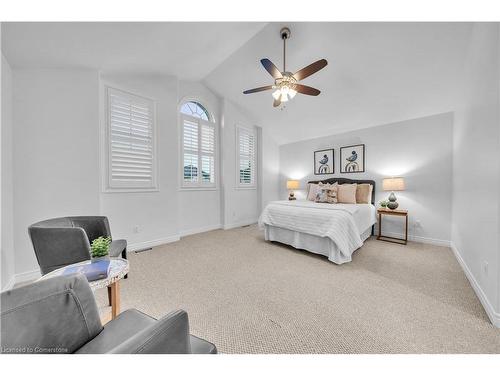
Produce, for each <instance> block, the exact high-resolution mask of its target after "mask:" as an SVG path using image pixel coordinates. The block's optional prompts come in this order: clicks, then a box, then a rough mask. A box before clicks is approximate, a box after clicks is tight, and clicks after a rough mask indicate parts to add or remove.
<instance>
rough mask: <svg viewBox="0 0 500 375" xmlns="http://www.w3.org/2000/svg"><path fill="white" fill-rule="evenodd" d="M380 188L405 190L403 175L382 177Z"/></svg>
mask: <svg viewBox="0 0 500 375" xmlns="http://www.w3.org/2000/svg"><path fill="white" fill-rule="evenodd" d="M382 189H384V191H400V190H405V180H404V178H403V177H392V178H384V179H383V180H382Z"/></svg>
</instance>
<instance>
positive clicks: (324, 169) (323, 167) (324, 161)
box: [318, 154, 330, 174]
mask: <svg viewBox="0 0 500 375" xmlns="http://www.w3.org/2000/svg"><path fill="white" fill-rule="evenodd" d="M319 163H320V164H321V165H320V166H319V168H318V173H321V174H325V173H328V172H329V171H330V168H329V167H328V155H326V154H325V155H323V159H321V160H320V161H319Z"/></svg>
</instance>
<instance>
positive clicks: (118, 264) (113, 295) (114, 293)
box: [38, 258, 129, 323]
mask: <svg viewBox="0 0 500 375" xmlns="http://www.w3.org/2000/svg"><path fill="white" fill-rule="evenodd" d="M84 264H90V260H85V261H83V262H80V263H75V264H70V265H69V266H65V267H62V268H58V269H57V270H55V271H52V272H49V273H48V274H46V275H44V276H42V277H41V278H40V279H38V280H46V279H49V278H51V277H54V276H59V275H62V274H63V273H64V270H65V269H66V268H68V267H72V266H77V265H84ZM128 271H129V264H128V261H127V260H126V259H122V258H110V263H109V273H108V277H106V278H105V279H99V280H95V281H91V282H89V285H90V289H91V290H92V291H93V292H95V291H96V290H97V289H101V288H106V287H109V291H108V293H109V299H110V304H111V319H114V318H116V317H117V316H118V314H119V313H120V280H121V279H123V278H124V277H125V275H126V274H127V273H128ZM102 320H103V323H104V322H107V321H108V320H109V319H108V318H105V319H102Z"/></svg>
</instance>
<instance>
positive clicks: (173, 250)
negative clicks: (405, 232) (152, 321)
mask: <svg viewBox="0 0 500 375" xmlns="http://www.w3.org/2000/svg"><path fill="white" fill-rule="evenodd" d="M130 263H131V265H130V268H131V271H130V275H129V278H128V280H124V281H123V283H122V290H121V293H122V310H124V309H127V308H131V307H135V308H137V309H139V310H142V311H144V312H146V313H148V314H150V315H152V316H155V317H160V316H162V315H164V314H166V313H167V312H168V311H170V310H173V309H177V308H182V309H185V310H186V311H187V312H188V313H189V319H190V325H191V332H192V333H193V334H195V335H198V336H200V337H203V338H206V339H208V340H210V341H212V342H214V343H215V344H216V345H217V347H218V349H219V351H220V352H222V353H500V329H497V328H495V327H493V326H492V325H491V324H490V323H489V321H488V318H487V316H486V314H485V312H484V310H483V308H482V307H481V304H480V302H479V301H478V299H477V297H476V296H475V294H474V292H473V290H472V288H471V287H470V285H469V282H468V281H467V279H466V277H465V275H464V274H463V272H462V270H461V268H460V266H459V264H458V263H457V262H456V260H455V258H454V256H453V254H452V252H451V250H450V249H448V248H444V247H437V246H430V245H423V244H417V243H410V244H409V245H408V246H402V245H396V244H390V243H387V242H381V241H376V240H374V239H370V240H368V241H366V243H365V245H364V246H363V247H362V248H361V249H359V250H358V251H357V252H356V253H355V255H354V259H353V261H352V262H351V263H348V264H344V265H341V266H337V265H335V264H333V263H330V262H329V261H328V260H327V259H326V258H325V257H322V256H318V255H313V254H309V253H307V252H304V251H300V250H295V249H293V248H290V247H287V246H284V245H278V244H274V243H267V242H265V241H264V239H263V235H262V233H261V232H260V231H259V230H258V229H257V228H256V227H255V226H252V227H246V228H239V229H233V230H228V231H222V230H218V231H213V232H208V233H203V234H198V235H193V236H189V237H186V238H183V239H182V240H181V241H179V242H176V243H172V244H169V245H165V246H161V247H157V248H154V249H153V250H151V251H148V252H144V253H139V254H133V253H132V254H130ZM98 299H99V303H100V305H102V306H104V305H105V300H106V295H105V291H104V290H103V291H102V292H101V291H100V292H99V294H98Z"/></svg>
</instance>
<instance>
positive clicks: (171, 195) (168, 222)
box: [81, 74, 179, 249]
mask: <svg viewBox="0 0 500 375" xmlns="http://www.w3.org/2000/svg"><path fill="white" fill-rule="evenodd" d="M101 79H102V84H109V85H111V86H114V87H117V88H121V89H124V90H127V91H130V92H132V93H136V94H138V95H142V96H146V97H149V98H152V99H154V100H155V101H156V130H157V158H158V185H159V190H158V191H154V192H132V193H116V192H113V193H100V212H101V214H102V215H105V216H107V217H108V218H109V221H110V226H111V231H112V233H113V237H115V238H126V239H127V241H128V243H129V249H138V248H144V247H150V246H155V245H159V244H162V243H166V242H170V241H175V240H177V239H178V236H179V223H178V205H177V191H178V189H177V176H178V171H179V169H178V167H179V162H178V160H179V159H178V151H177V139H178V133H177V129H178V127H177V115H176V110H177V79H176V78H175V77H169V76H143V75H132V74H127V75H110V74H107V75H106V74H103V75H102V76H101ZM101 90H102V87H101ZM101 96H102V93H101ZM100 103H101V104H102V103H104V100H100ZM100 109H101V111H103V106H102V105H101V106H100ZM104 130H105V123H104V114H103V113H101V134H102V136H103V132H104ZM83 155H84V154H82V155H81V156H83ZM97 171H99V169H98V170H97ZM136 228H137V232H136V231H135V229H136Z"/></svg>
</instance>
